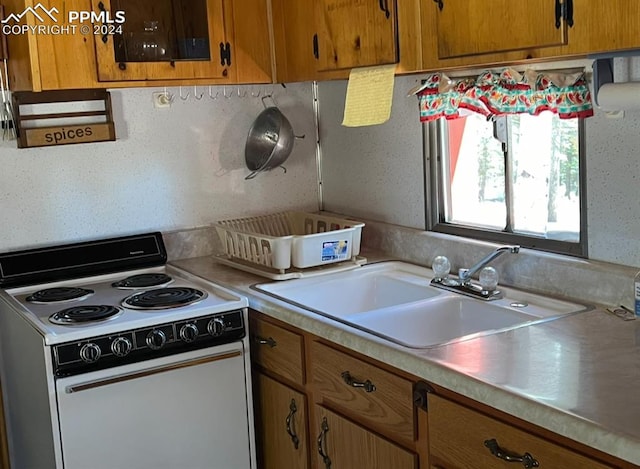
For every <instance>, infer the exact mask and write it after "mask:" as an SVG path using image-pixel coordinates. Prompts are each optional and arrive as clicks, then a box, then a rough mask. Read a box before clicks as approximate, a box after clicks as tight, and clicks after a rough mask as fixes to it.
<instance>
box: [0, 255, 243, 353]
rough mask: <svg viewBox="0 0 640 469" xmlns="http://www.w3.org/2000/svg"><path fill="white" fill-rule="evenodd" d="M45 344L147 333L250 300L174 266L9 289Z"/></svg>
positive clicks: (241, 306) (236, 306)
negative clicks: (150, 328)
mask: <svg viewBox="0 0 640 469" xmlns="http://www.w3.org/2000/svg"><path fill="white" fill-rule="evenodd" d="M6 292H7V293H8V294H9V295H10V296H11V297H12V298H13V300H14V301H16V302H17V304H18V305H17V307H18V308H19V309H20V310H21V311H22V313H23V314H24V316H25V317H26V318H27V319H28V320H30V321H31V322H32V323H33V324H34V326H35V327H36V328H37V329H38V330H39V331H40V332H41V333H42V335H43V336H44V339H45V343H46V344H57V343H61V342H67V341H72V340H82V339H86V338H90V337H94V336H98V335H105V334H111V333H117V332H120V331H124V330H132V329H136V328H141V327H148V326H152V325H154V324H161V323H167V322H171V321H179V320H182V319H190V318H195V317H199V316H204V315H209V314H215V313H219V312H224V311H231V310H233V309H240V308H244V307H247V306H248V303H247V300H246V299H245V298H243V297H239V296H237V295H235V294H234V293H232V292H230V291H228V290H226V289H224V288H221V287H219V286H217V285H215V284H212V283H210V282H207V281H205V280H203V279H201V278H199V277H196V276H194V275H191V274H189V273H188V272H185V271H182V270H180V269H177V268H175V267H173V266H169V265H163V266H160V267H153V268H146V269H140V270H134V271H126V272H116V273H112V274H105V275H99V276H91V277H83V278H78V279H72V280H65V281H62V282H51V283H47V284H41V285H31V286H27V287H19V288H13V289H8V290H6Z"/></svg>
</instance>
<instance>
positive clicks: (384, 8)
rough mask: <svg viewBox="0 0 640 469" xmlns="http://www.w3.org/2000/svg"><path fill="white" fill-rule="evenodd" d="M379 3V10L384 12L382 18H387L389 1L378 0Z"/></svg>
mask: <svg viewBox="0 0 640 469" xmlns="http://www.w3.org/2000/svg"><path fill="white" fill-rule="evenodd" d="M379 1H380V9H381V10H382V11H383V12H384V16H386V17H387V18H389V16H390V15H391V12H390V11H389V0H379Z"/></svg>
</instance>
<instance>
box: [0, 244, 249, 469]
mask: <svg viewBox="0 0 640 469" xmlns="http://www.w3.org/2000/svg"><path fill="white" fill-rule="evenodd" d="M165 263H166V252H165V249H164V244H163V241H162V236H161V234H160V233H150V234H142V235H136V236H128V237H122V238H113V239H105V240H96V241H92V242H84V243H76V244H71V245H62V246H51V247H44V248H39V249H34V250H28V251H19V252H9V253H5V254H0V286H1V287H2V288H3V290H2V291H0V338H1V343H0V345H1V346H2V387H3V394H4V405H5V415H6V416H7V427H8V434H9V447H10V456H11V460H12V467H39V468H40V467H52V468H54V467H57V468H65V469H76V468H77V469H86V468H88V467H91V468H95V469H99V468H105V469H107V468H114V467H131V468H140V469H144V468H147V467H148V468H164V467H166V468H175V467H181V468H185V469H189V468H193V469H199V468H201V467H212V468H220V469H234V468H238V469H247V468H251V467H255V450H254V444H253V439H254V433H253V432H254V430H253V416H252V412H251V408H252V406H251V380H250V371H249V370H250V363H249V344H248V339H247V331H246V324H247V305H248V303H247V300H246V298H243V297H241V296H238V295H236V294H235V293H233V292H230V291H228V290H226V289H224V288H222V287H220V286H217V285H215V284H213V283H211V282H208V281H205V280H203V279H201V278H199V277H196V276H194V275H192V274H189V273H188V272H185V271H182V270H180V269H178V268H175V267H173V266H168V265H166V264H165Z"/></svg>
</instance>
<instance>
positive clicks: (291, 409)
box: [285, 399, 300, 449]
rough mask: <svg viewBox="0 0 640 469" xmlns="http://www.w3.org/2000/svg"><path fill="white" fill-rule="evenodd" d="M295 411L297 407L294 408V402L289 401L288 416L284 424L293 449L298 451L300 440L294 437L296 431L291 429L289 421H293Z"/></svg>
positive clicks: (296, 436) (293, 400)
mask: <svg viewBox="0 0 640 469" xmlns="http://www.w3.org/2000/svg"><path fill="white" fill-rule="evenodd" d="M297 411H298V407H297V406H296V400H295V399H291V404H289V415H287V418H286V420H285V423H286V425H287V434H288V435H289V436H290V437H291V441H292V442H293V447H294V448H295V449H298V445H300V438H298V435H296V431H295V429H293V425H291V420H292V419H293V416H294V415H296V412H297Z"/></svg>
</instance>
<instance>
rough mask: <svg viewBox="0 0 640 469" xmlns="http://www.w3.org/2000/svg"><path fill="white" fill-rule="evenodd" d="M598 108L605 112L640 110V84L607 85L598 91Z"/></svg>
mask: <svg viewBox="0 0 640 469" xmlns="http://www.w3.org/2000/svg"><path fill="white" fill-rule="evenodd" d="M597 101H598V107H599V108H600V109H602V110H603V111H633V110H640V82H631V81H630V82H626V83H607V84H606V85H602V86H601V87H600V89H599V90H598V99H597Z"/></svg>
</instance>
